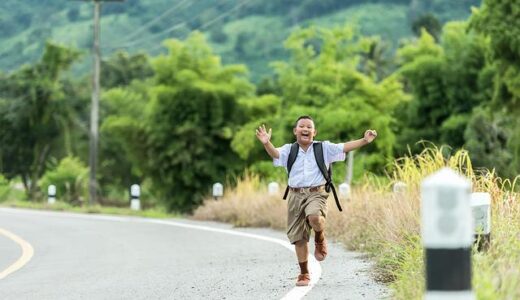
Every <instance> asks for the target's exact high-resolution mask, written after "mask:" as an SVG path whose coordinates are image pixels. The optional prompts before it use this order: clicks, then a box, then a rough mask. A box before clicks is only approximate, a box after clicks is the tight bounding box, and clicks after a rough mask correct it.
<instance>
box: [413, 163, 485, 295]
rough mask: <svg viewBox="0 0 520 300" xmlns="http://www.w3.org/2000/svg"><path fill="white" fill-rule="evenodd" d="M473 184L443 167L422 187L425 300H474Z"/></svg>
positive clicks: (423, 183) (428, 178) (425, 180)
mask: <svg viewBox="0 0 520 300" xmlns="http://www.w3.org/2000/svg"><path fill="white" fill-rule="evenodd" d="M470 194H471V182H470V181H469V180H467V179H466V178H464V177H462V176H460V175H458V174H457V173H455V172H454V171H453V170H451V169H449V168H443V169H441V170H440V171H438V172H436V173H434V174H433V175H431V176H429V177H427V178H426V179H424V180H423V182H422V184H421V223H422V225H421V234H422V243H423V246H424V250H425V251H424V253H425V264H426V268H425V269H426V295H425V299H426V300H434V299H460V300H466V299H468V300H469V299H475V296H474V294H473V292H472V290H471V246H472V244H473V217H472V213H471V205H470Z"/></svg>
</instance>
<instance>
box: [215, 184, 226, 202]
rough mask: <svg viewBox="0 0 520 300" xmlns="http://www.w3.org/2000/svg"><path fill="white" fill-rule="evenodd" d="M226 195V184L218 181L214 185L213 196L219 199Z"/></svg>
mask: <svg viewBox="0 0 520 300" xmlns="http://www.w3.org/2000/svg"><path fill="white" fill-rule="evenodd" d="M223 195H224V186H223V185H222V183H220V182H217V183H215V184H214V185H213V198H214V199H215V200H218V198H219V197H222V196H223Z"/></svg>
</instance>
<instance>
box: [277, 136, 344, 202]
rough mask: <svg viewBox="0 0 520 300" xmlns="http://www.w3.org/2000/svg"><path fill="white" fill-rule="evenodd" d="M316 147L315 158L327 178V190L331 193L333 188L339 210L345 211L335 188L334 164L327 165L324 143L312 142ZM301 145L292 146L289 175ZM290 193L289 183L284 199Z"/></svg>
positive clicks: (288, 165)
mask: <svg viewBox="0 0 520 300" xmlns="http://www.w3.org/2000/svg"><path fill="white" fill-rule="evenodd" d="M312 147H313V149H314V158H315V159H316V163H317V164H318V168H320V172H321V175H323V178H325V181H326V183H325V191H326V192H327V193H330V191H331V190H332V194H333V195H334V200H336V206H337V207H338V209H339V211H343V210H342V209H341V205H340V203H339V199H338V195H337V194H336V189H335V188H334V184H333V183H332V166H330V165H329V168H328V169H327V167H326V166H325V159H324V158H323V145H322V143H314V144H312ZM299 148H300V145H298V143H294V144H292V146H291V152H290V153H289V158H288V159H287V176H289V174H290V173H291V169H292V166H293V164H294V162H295V161H296V156H298V150H299ZM288 193H289V185H287V188H286V189H285V193H284V194H283V199H284V200H285V199H286V198H287V194H288Z"/></svg>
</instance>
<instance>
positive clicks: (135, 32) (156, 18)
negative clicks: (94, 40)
mask: <svg viewBox="0 0 520 300" xmlns="http://www.w3.org/2000/svg"><path fill="white" fill-rule="evenodd" d="M187 1H188V0H183V1H181V2H179V3H178V4H177V5H174V6H173V7H170V8H169V9H168V10H167V11H165V12H164V13H162V14H161V15H160V16H158V17H155V18H154V19H152V20H150V21H149V22H147V23H145V24H144V25H142V26H141V27H139V28H137V30H135V31H134V32H133V33H131V34H130V35H129V36H127V37H126V38H124V39H122V40H119V41H117V42H115V43H114V44H116V45H117V44H122V43H124V42H127V41H129V40H131V39H132V38H134V37H136V36H137V35H138V34H140V33H141V32H143V31H145V30H146V29H148V28H150V27H151V26H152V25H154V24H155V23H157V22H158V21H159V20H161V19H162V18H164V17H165V16H167V15H168V14H170V13H171V12H173V11H175V10H176V9H177V8H178V7H180V6H182V5H183V4H184V3H186V2H187ZM190 3H192V2H190ZM114 44H112V45H108V46H107V47H108V48H117V47H113V45H114Z"/></svg>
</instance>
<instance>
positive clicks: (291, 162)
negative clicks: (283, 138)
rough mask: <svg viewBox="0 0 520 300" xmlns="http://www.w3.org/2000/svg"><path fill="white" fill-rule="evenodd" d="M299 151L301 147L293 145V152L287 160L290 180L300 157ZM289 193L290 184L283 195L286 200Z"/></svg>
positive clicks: (296, 144)
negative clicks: (292, 170) (295, 163)
mask: <svg viewBox="0 0 520 300" xmlns="http://www.w3.org/2000/svg"><path fill="white" fill-rule="evenodd" d="M298 150H300V145H298V143H296V142H295V143H294V144H292V145H291V152H289V157H288V158H287V178H289V175H290V174H291V169H292V166H293V165H294V162H295V161H296V157H297V156H298ZM288 193H289V184H287V187H286V188H285V193H284V194H283V199H284V200H285V199H286V198H287V194H288Z"/></svg>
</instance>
